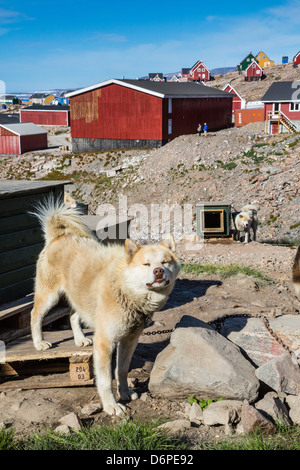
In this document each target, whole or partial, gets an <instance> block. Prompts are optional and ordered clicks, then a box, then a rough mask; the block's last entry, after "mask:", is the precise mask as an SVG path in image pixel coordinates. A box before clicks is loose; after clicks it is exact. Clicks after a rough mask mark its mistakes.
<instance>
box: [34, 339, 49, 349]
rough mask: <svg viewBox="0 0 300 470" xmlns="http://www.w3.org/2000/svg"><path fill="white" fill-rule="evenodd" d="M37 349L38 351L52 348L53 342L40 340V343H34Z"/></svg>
mask: <svg viewBox="0 0 300 470" xmlns="http://www.w3.org/2000/svg"><path fill="white" fill-rule="evenodd" d="M34 347H35V349H37V350H38V351H45V350H46V349H50V348H52V343H49V341H45V340H42V341H39V342H38V343H34Z"/></svg>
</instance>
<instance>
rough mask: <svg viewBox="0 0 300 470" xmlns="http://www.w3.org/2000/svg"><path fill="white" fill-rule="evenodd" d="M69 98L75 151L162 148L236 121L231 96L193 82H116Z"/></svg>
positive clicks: (93, 87)
mask: <svg viewBox="0 0 300 470" xmlns="http://www.w3.org/2000/svg"><path fill="white" fill-rule="evenodd" d="M67 96H68V97H69V98H70V126H71V137H72V148H73V151H74V152H89V151H101V150H111V149H118V148H119V149H122V148H138V147H148V148H149V147H150V148H151V147H160V146H161V145H164V144H165V143H167V142H169V141H170V140H172V139H174V138H175V137H178V136H180V135H184V134H191V133H196V132H197V126H198V123H199V122H200V123H202V124H203V123H204V122H206V123H207V124H208V130H218V129H222V128H227V127H230V126H231V120H232V117H231V113H232V99H233V95H232V94H231V93H227V92H225V91H222V90H219V89H216V88H213V87H208V86H205V85H201V84H198V83H192V82H154V81H150V80H114V79H112V80H108V81H106V82H102V83H98V84H96V85H93V86H90V87H87V88H83V89H81V90H77V91H75V92H72V93H69V94H68V95H67Z"/></svg>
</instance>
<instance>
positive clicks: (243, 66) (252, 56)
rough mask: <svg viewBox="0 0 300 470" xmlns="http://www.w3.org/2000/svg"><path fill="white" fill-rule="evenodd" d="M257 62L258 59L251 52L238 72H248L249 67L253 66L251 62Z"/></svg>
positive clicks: (239, 66) (241, 63) (240, 65)
mask: <svg viewBox="0 0 300 470" xmlns="http://www.w3.org/2000/svg"><path fill="white" fill-rule="evenodd" d="M253 61H255V62H257V63H258V61H257V59H256V57H255V55H253V54H252V52H250V53H249V54H248V55H247V56H246V57H245V58H244V59H243V60H242V61H241V62H240V64H239V65H238V66H237V70H238V71H242V70H246V68H247V67H249V65H250V64H251V62H253Z"/></svg>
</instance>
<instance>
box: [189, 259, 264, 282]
mask: <svg viewBox="0 0 300 470" xmlns="http://www.w3.org/2000/svg"><path fill="white" fill-rule="evenodd" d="M182 270H183V271H184V272H186V273H192V274H202V273H206V274H217V275H218V276H220V277H222V278H227V277H232V276H236V275H238V274H244V275H245V276H252V277H254V278H256V279H260V280H262V281H267V282H271V279H270V278H269V277H267V276H266V275H265V274H263V273H262V272H260V271H257V270H256V269H253V268H250V267H249V266H242V265H239V264H225V265H223V264H210V263H205V264H184V265H183V267H182Z"/></svg>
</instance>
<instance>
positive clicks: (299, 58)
mask: <svg viewBox="0 0 300 470" xmlns="http://www.w3.org/2000/svg"><path fill="white" fill-rule="evenodd" d="M293 63H294V64H300V52H299V53H298V54H297V55H296V57H295V58H294V60H293Z"/></svg>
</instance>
